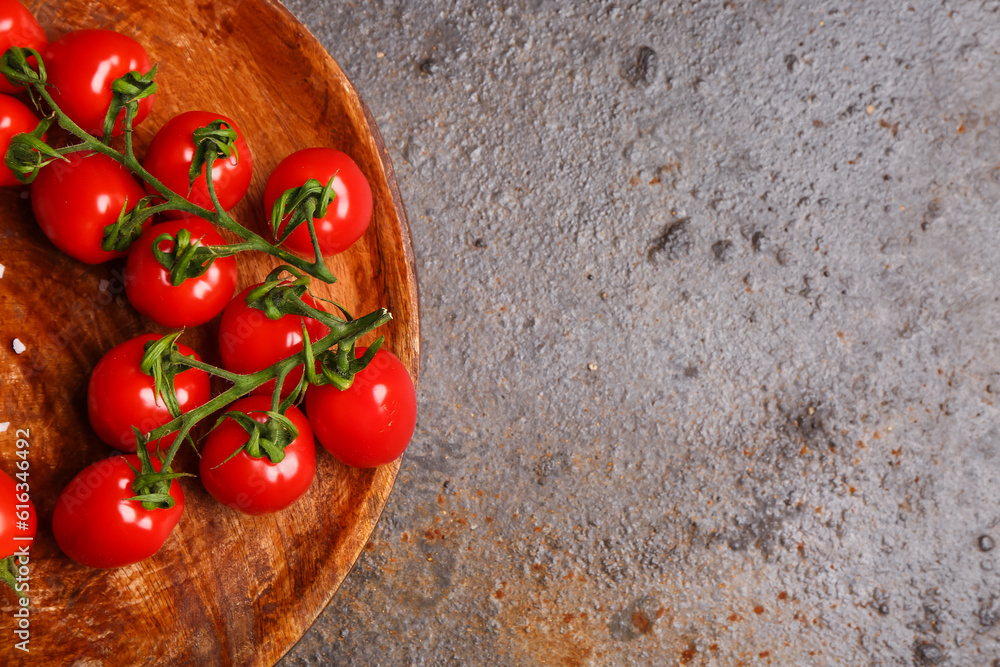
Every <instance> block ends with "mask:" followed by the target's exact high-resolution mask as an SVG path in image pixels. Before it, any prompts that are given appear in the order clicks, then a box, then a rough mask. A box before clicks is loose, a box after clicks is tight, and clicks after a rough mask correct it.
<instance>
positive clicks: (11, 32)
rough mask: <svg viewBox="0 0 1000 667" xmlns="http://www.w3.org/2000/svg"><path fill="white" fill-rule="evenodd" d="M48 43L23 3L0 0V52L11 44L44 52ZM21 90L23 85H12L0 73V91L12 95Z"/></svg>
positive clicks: (30, 60)
mask: <svg viewBox="0 0 1000 667" xmlns="http://www.w3.org/2000/svg"><path fill="white" fill-rule="evenodd" d="M48 43H49V40H48V38H47V37H46V36H45V31H44V30H42V26H41V25H39V23H38V21H37V20H36V19H35V17H34V16H32V14H31V12H29V11H28V10H27V8H26V7H25V6H24V5H22V4H21V3H20V2H18V0H0V53H3V52H4V51H6V50H7V49H9V48H10V47H12V46H20V47H21V48H23V49H34V50H35V51H38V52H39V53H44V52H45V47H46V46H47V45H48ZM29 62H30V63H32V64H35V59H34V58H33V57H32V58H30V59H29ZM22 90H24V87H23V86H14V85H12V84H11V83H10V82H9V81H7V77H5V76H2V75H0V93H6V94H8V95H13V94H14V93H18V92H21V91H22Z"/></svg>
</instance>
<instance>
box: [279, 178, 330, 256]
mask: <svg viewBox="0 0 1000 667" xmlns="http://www.w3.org/2000/svg"><path fill="white" fill-rule="evenodd" d="M336 178H337V174H334V175H333V177H332V178H331V179H330V180H329V181H328V182H327V183H326V185H324V184H322V183H320V182H319V181H317V180H316V179H314V178H310V179H309V180H308V181H306V182H305V183H303V184H302V185H301V186H299V187H297V188H291V189H289V190H285V191H284V192H283V193H281V197H279V198H278V200H277V201H275V202H274V206H273V207H272V208H271V232H272V233H273V234H274V238H276V239H277V240H278V243H281V242H282V241H284V240H285V239H287V238H288V236H289V234H291V233H292V232H294V231H295V229H296V227H298V226H299V225H301V224H302V223H303V222H305V223H306V224H308V225H309V227H310V233H311V234H312V235H313V236H314V237H315V230H314V229H312V227H313V220H314V219H315V218H322V217H323V216H325V215H326V211H327V208H329V206H330V203H331V202H332V201H333V200H334V199H335V198H336V197H337V193H336V192H334V190H333V181H334V180H336ZM289 215H291V217H290V218H289V219H288V224H287V225H285V228H284V229H283V230H281V233H280V234H279V233H278V230H279V229H281V223H282V221H284V219H285V218H286V217H288V216H289Z"/></svg>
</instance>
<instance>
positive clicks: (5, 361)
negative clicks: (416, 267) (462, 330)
mask: <svg viewBox="0 0 1000 667" xmlns="http://www.w3.org/2000/svg"><path fill="white" fill-rule="evenodd" d="M26 4H27V5H28V6H29V7H30V8H31V9H32V11H34V12H35V14H36V16H37V17H38V18H39V21H40V22H41V23H42V26H43V27H44V28H45V29H46V31H47V33H48V35H49V38H50V39H54V38H56V37H58V36H59V35H61V34H63V33H65V32H67V31H69V30H72V29H76V28H81V27H103V28H109V29H113V30H117V31H119V32H122V33H125V34H127V35H130V36H132V37H134V38H136V39H137V40H138V41H140V42H141V43H142V44H144V45H145V47H146V48H147V50H148V51H149V53H150V56H151V57H152V59H153V61H154V62H158V63H159V65H160V70H159V71H160V74H159V76H158V81H159V84H160V93H159V94H158V95H157V99H156V104H155V106H154V110H153V113H152V116H151V117H150V118H149V119H148V120H147V121H146V122H145V123H143V124H142V125H141V126H139V127H138V128H137V147H138V148H137V152H138V153H139V154H140V157H141V154H142V151H143V150H144V147H145V146H146V145H147V144H148V142H149V140H150V139H151V138H152V135H153V134H154V133H155V131H156V129H157V128H158V127H159V126H160V125H162V124H163V123H164V122H165V121H166V120H168V119H169V118H171V117H172V116H173V115H175V114H177V113H180V112H182V111H186V110H189V109H204V110H210V111H216V112H218V113H220V114H223V115H226V116H229V117H231V118H233V119H234V120H235V121H236V122H237V123H238V124H239V125H240V127H241V129H242V130H243V133H244V135H245V136H246V137H247V140H248V141H249V143H250V147H251V150H252V152H253V157H254V175H253V182H252V184H251V189H250V192H249V194H248V195H247V197H246V198H245V199H244V201H243V202H242V203H241V204H240V205H239V206H238V207H237V209H236V211H235V216H236V218H237V219H238V220H240V221H241V222H242V223H243V224H244V225H246V226H248V227H251V228H252V229H254V230H255V231H257V232H258V233H261V234H266V232H265V229H266V227H265V221H264V214H263V203H262V199H263V190H264V184H265V182H266V178H267V175H268V174H269V173H270V172H271V170H272V169H273V168H274V167H275V166H276V165H277V163H278V162H279V161H280V160H281V159H282V158H283V157H284V156H285V155H287V154H289V153H291V152H293V151H295V150H298V149H300V148H306V147H310V146H330V147H334V148H337V149H340V150H343V151H344V152H346V153H348V154H349V155H351V156H352V157H353V158H354V160H355V161H356V162H357V163H358V165H359V166H360V167H361V170H362V171H363V172H364V173H365V175H366V176H367V177H368V179H369V181H370V182H371V184H372V189H373V194H374V199H375V212H374V218H373V221H372V225H371V227H370V228H369V230H368V232H367V233H366V235H365V236H364V237H363V238H362V239H361V240H360V241H359V242H358V243H357V244H356V245H355V246H354V247H353V248H351V249H350V250H349V251H347V252H346V253H343V254H342V255H339V256H337V257H334V258H332V259H331V260H329V262H328V263H329V264H330V266H331V269H332V270H333V272H334V274H335V275H337V276H338V277H339V278H340V281H339V282H338V283H336V284H335V285H333V286H329V287H327V286H315V289H314V292H316V293H318V294H320V295H322V296H325V297H328V298H332V299H334V300H336V301H338V302H340V303H342V304H345V305H346V306H347V307H348V308H349V309H350V310H351V311H352V312H353V313H355V314H363V313H366V312H370V311H371V310H374V309H375V308H377V307H378V306H385V307H387V308H388V309H389V310H390V311H391V312H392V313H393V316H394V319H393V320H392V322H390V323H389V324H388V325H387V326H386V327H383V328H382V329H381V330H380V331H379V333H381V334H384V335H385V336H386V339H387V344H388V346H389V349H391V350H392V351H393V352H394V353H395V354H396V355H397V356H399V358H400V359H402V360H403V362H404V363H405V364H406V365H407V367H408V368H409V369H410V372H411V375H412V376H413V378H414V380H416V377H417V373H418V360H419V324H418V312H417V303H418V302H417V286H416V279H415V275H414V271H413V259H412V251H411V249H410V241H409V232H408V228H407V223H406V217H405V213H404V211H403V207H402V203H401V201H400V197H399V191H398V189H397V186H396V182H395V178H394V175H393V171H392V166H391V164H390V162H389V159H388V155H387V154H386V151H385V148H384V146H383V144H382V141H381V138H380V137H379V134H378V131H377V129H376V128H375V124H374V122H373V120H372V117H371V114H370V113H369V112H368V110H367V108H366V107H365V105H364V103H363V102H362V101H361V100H360V98H359V97H358V95H357V92H356V91H355V89H354V87H353V86H352V85H351V83H350V81H348V79H347V77H346V76H345V75H344V73H343V72H342V71H341V70H340V68H339V67H338V66H337V64H336V63H335V62H334V61H333V59H332V58H331V57H330V56H329V55H328V54H327V53H326V51H325V50H324V49H323V47H322V46H321V45H320V44H319V43H318V42H317V41H316V40H315V39H314V38H313V37H312V36H311V35H310V34H309V33H308V32H307V31H306V29H305V28H303V27H302V25H301V24H299V23H298V21H297V20H296V19H295V18H294V17H293V16H292V15H291V14H290V13H288V11H287V10H285V9H284V8H283V7H282V6H281V5H279V4H277V3H276V2H273V1H268V0H233V1H231V2H219V1H218V0H213V1H212V2H196V1H195V0H179V1H175V2H171V3H149V2H145V1H143V0H127V1H122V0H116V1H115V2H111V0H103V1H100V2H99V1H96V0H68V1H66V2H42V1H38V0H36V1H34V2H30V1H29V2H26ZM213 72H217V73H215V74H213ZM219 77H223V78H225V79H226V80H227V83H225V84H222V83H218V82H219V81H220V79H219ZM26 192H27V190H26V189H18V188H14V189H7V190H5V191H3V192H0V221H2V222H0V224H2V227H0V263H3V264H4V265H6V273H5V275H4V276H3V278H2V280H0V288H2V289H0V327H2V331H3V339H2V350H0V359H2V363H0V401H2V403H0V404H2V413H0V421H9V422H10V430H9V431H7V432H6V433H4V434H2V435H0V466H2V467H3V469H4V470H8V471H12V470H13V468H14V463H15V461H16V457H15V455H14V440H15V429H30V441H31V443H32V444H31V457H30V462H31V468H30V475H31V477H30V480H31V496H32V499H33V501H34V503H35V505H36V507H37V509H38V512H39V517H40V522H39V534H38V537H37V539H36V541H35V544H34V547H33V550H32V556H31V574H30V576H31V579H30V584H31V604H32V607H31V626H30V629H31V640H30V653H29V654H24V653H22V652H20V651H16V650H15V649H14V647H13V643H14V642H13V639H11V635H10V633H9V632H7V633H5V634H6V636H7V638H6V639H4V640H2V641H0V664H5V665H6V664H47V665H55V664H66V665H72V664H77V665H88V666H89V665H133V664H136V665H142V664H157V665H165V664H170V665H215V664H219V665H269V664H272V663H273V662H275V661H276V660H277V659H278V658H279V657H280V656H282V655H283V654H284V653H285V652H286V651H287V650H288V649H289V648H290V647H291V645H292V644H293V643H294V642H296V641H297V640H298V639H299V638H300V637H301V636H302V634H303V633H304V632H305V631H306V629H308V627H309V626H310V625H311V623H312V622H313V620H314V619H315V617H316V616H317V614H318V613H319V612H320V611H321V610H322V609H323V607H324V606H325V605H326V604H327V602H328V601H329V599H330V597H331V596H332V595H333V593H334V591H336V589H337V587H338V586H339V585H340V583H341V581H342V580H343V578H344V576H345V575H346V574H347V572H348V570H349V569H350V568H351V566H352V565H353V563H354V561H355V559H356V558H357V556H358V554H359V553H360V551H361V549H362V548H363V547H364V545H365V543H366V542H367V539H368V537H369V535H370V533H371V531H372V528H373V527H374V524H375V522H376V520H377V519H378V516H379V514H380V513H381V511H382V508H383V506H384V504H385V501H386V497H387V495H388V493H389V491H390V489H391V488H392V484H393V481H394V479H395V477H396V473H397V471H398V469H399V462H398V461H397V462H396V463H395V464H391V465H387V466H383V467H381V468H377V469H371V470H355V469H350V468H347V467H345V466H342V465H340V464H339V463H337V462H336V461H334V460H333V459H332V457H330V456H329V455H328V454H327V453H326V452H325V451H323V450H322V449H321V450H320V451H319V452H318V468H317V477H316V481H315V482H314V484H313V486H312V488H311V489H310V491H309V492H308V494H307V495H306V496H305V497H304V498H303V499H302V500H301V501H300V502H298V503H297V504H296V505H294V506H293V507H291V508H289V509H288V510H285V511H284V512H281V513H279V514H277V515H273V516H270V517H247V516H242V515H239V514H237V513H235V512H232V511H230V510H228V509H226V508H223V507H222V506H220V505H218V504H217V503H215V501H214V500H212V498H211V497H209V496H208V494H207V493H206V492H205V491H204V490H203V489H202V488H201V485H200V483H199V482H198V480H196V479H185V480H183V488H184V492H185V497H186V500H187V510H186V514H185V516H184V517H183V519H182V520H181V523H180V524H179V525H178V526H177V528H176V529H175V530H174V532H173V534H172V535H171V537H170V538H169V539H168V540H167V543H166V545H165V546H164V548H163V549H161V550H160V552H159V553H157V554H156V555H155V556H154V557H153V558H150V559H148V560H147V561H144V562H142V563H139V564H137V565H134V566H130V567H126V568H121V569H117V570H94V569H90V568H86V567H82V566H79V565H76V564H75V563H73V562H71V561H70V560H69V559H67V558H66V557H65V556H64V555H62V553H61V552H60V551H59V549H58V547H57V546H56V544H55V541H54V540H53V538H52V535H51V518H52V511H53V507H54V504H55V499H56V497H57V495H58V493H59V491H60V490H61V489H62V488H63V487H64V486H65V484H66V483H67V482H69V480H70V479H71V478H72V477H73V476H74V475H75V474H76V473H77V472H79V471H80V470H81V469H82V468H84V467H85V466H86V465H88V464H89V463H91V462H93V461H95V460H97V459H99V458H101V457H104V456H108V455H109V454H112V453H113V452H112V450H110V449H109V448H108V447H107V446H106V445H104V444H103V443H101V442H100V440H99V439H98V438H97V436H96V435H95V434H94V433H93V431H92V430H91V428H90V426H89V423H88V420H87V413H86V389H87V380H88V377H89V373H90V370H91V369H92V368H93V366H94V364H95V363H96V362H97V361H98V359H100V357H101V356H102V355H103V354H104V352H106V351H107V350H108V349H110V348H111V347H112V346H113V345H115V344H117V343H120V342H122V341H124V340H126V339H128V338H130V337H132V336H134V335H137V334H139V333H142V332H145V331H164V329H163V328H161V327H158V326H156V325H155V324H153V323H151V322H150V321H148V320H146V319H145V318H143V317H142V316H140V315H138V314H137V313H136V312H135V310H134V309H132V308H131V306H129V305H128V303H127V302H126V300H125V296H124V291H123V289H122V283H121V268H122V263H121V262H117V263H111V264H109V265H103V266H97V267H94V266H86V265H83V264H80V263H78V262H76V261H74V260H72V259H70V258H68V257H66V256H64V255H62V254H61V253H59V252H58V251H57V250H56V249H55V248H54V246H52V244H51V243H49V241H48V240H47V239H46V238H45V237H44V235H43V234H42V233H41V231H40V230H39V229H38V226H37V224H36V223H35V222H34V219H33V217H32V214H31V206H30V202H29V201H28V200H27V199H26V198H25V197H23V196H22V194H23V193H26ZM276 264H277V262H275V261H271V258H269V257H266V256H261V255H255V256H252V257H247V256H241V258H240V272H241V274H240V286H241V287H242V286H244V285H247V284H250V283H252V282H256V281H259V280H260V279H261V278H263V277H264V276H265V275H266V274H267V272H268V271H269V269H270V268H271V267H273V266H275V265H276ZM102 281H107V284H105V285H104V289H100V287H99V285H101V284H102ZM217 326H218V325H217V320H216V321H215V322H212V323H209V324H207V325H205V326H204V327H199V328H197V329H192V330H189V331H187V332H185V334H184V336H183V337H182V339H181V340H182V341H183V342H185V343H186V344H187V345H190V346H191V347H193V348H195V349H196V350H198V351H199V353H201V354H202V356H203V357H204V358H205V359H206V360H208V361H217V359H218V355H217V352H216V350H215V337H216V335H217ZM15 337H17V338H20V339H21V340H22V341H23V342H24V343H25V344H26V345H27V348H28V349H27V351H26V352H25V353H24V354H22V355H19V356H16V355H14V354H13V353H12V352H11V341H12V339H13V338H15ZM373 337H374V336H370V337H369V338H368V339H366V340H365V341H363V342H367V340H370V339H371V338H373ZM181 451H182V455H181V456H180V464H181V467H182V468H184V469H186V470H188V471H195V470H196V468H197V466H196V461H195V458H194V456H193V453H191V452H187V453H183V452H185V450H183V449H182V450H181ZM0 597H2V604H0V619H4V620H0V628H9V627H11V626H12V625H13V617H12V613H13V611H14V609H15V607H14V597H13V595H11V594H7V595H3V596H0Z"/></svg>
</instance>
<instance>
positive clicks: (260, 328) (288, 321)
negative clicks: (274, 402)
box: [219, 284, 330, 396]
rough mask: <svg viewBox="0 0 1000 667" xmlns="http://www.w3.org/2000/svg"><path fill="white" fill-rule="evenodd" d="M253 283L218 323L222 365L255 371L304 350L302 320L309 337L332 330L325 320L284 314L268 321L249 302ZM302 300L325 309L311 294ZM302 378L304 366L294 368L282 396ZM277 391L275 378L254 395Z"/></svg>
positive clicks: (239, 295)
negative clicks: (248, 295)
mask: <svg viewBox="0 0 1000 667" xmlns="http://www.w3.org/2000/svg"><path fill="white" fill-rule="evenodd" d="M258 286H259V284H257V285H250V286H249V287H247V288H246V289H245V290H243V291H242V292H240V293H239V294H237V295H236V297H235V298H233V300H232V301H231V302H230V303H229V305H228V306H226V309H225V310H224V311H223V312H222V322H221V323H220V324H219V354H220V355H221V356H222V366H223V368H225V369H226V370H230V371H232V372H234V373H243V374H246V373H256V372H257V371H260V370H264V369H265V368H267V367H268V366H271V365H273V364H276V363H278V362H279V361H281V360H282V359H286V358H288V357H290V356H292V355H293V354H298V353H299V352H301V351H302V343H303V339H302V321H303V320H305V323H306V331H308V332H309V339H310V340H311V341H313V342H316V341H317V340H319V339H320V338H322V337H323V336H326V335H327V334H328V333H330V329H329V328H328V327H327V326H326V325H325V324H323V323H322V322H320V321H318V320H315V319H313V318H311V317H305V318H303V317H297V316H295V315H285V316H284V317H282V318H280V319H277V320H269V319H267V316H266V315H264V312H263V311H261V310H258V309H256V308H251V307H250V306H248V305H247V303H246V296H247V294H248V293H249V292H250V290H252V289H254V288H256V287H258ZM302 300H303V301H304V302H305V303H306V304H307V305H309V306H312V307H313V308H315V309H316V310H324V311H325V310H326V309H325V308H323V306H322V305H321V304H319V303H318V302H316V301H315V300H314V299H313V298H312V297H311V296H309V294H308V293H306V294H304V295H303V296H302ZM301 378H302V367H301V366H300V367H298V368H296V369H294V370H293V371H291V372H290V373H289V374H288V375H287V376H286V377H285V381H284V384H282V386H281V395H282V396H288V394H290V393H291V392H292V390H293V389H295V385H296V384H298V382H299V380H300V379H301ZM273 392H274V380H271V381H270V382H266V383H264V384H262V385H261V386H259V387H257V388H256V389H254V390H253V392H252V393H254V394H267V395H270V394H271V393H273Z"/></svg>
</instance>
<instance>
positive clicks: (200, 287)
mask: <svg viewBox="0 0 1000 667" xmlns="http://www.w3.org/2000/svg"><path fill="white" fill-rule="evenodd" d="M181 229H187V230H188V231H189V232H191V237H192V239H199V240H200V242H201V243H202V244H203V245H221V244H224V243H225V242H226V241H225V239H223V238H222V236H220V235H219V232H217V231H216V230H215V227H214V226H212V224H211V223H209V222H206V221H205V220H202V219H201V218H181V219H180V220H170V221H168V222H163V223H160V224H158V225H153V226H152V227H150V228H149V229H147V230H146V231H145V232H144V233H143V235H142V236H141V237H139V240H138V241H136V242H135V243H133V244H132V248H131V250H130V252H129V255H128V262H127V263H126V264H125V276H124V282H125V293H126V294H127V295H128V299H129V301H131V302H132V305H133V306H135V309H136V310H138V311H139V312H140V313H142V314H143V315H145V316H146V317H148V318H150V319H151V320H153V321H154V322H158V323H159V324H162V325H164V326H167V327H174V328H179V327H191V326H197V325H199V324H204V323H205V322H208V321H209V320H210V319H212V318H213V317H215V316H216V315H218V314H219V313H220V312H221V311H222V309H223V308H225V307H226V304H227V303H229V300H230V299H232V298H233V292H235V291H236V258H235V257H219V258H217V259H216V260H215V261H214V262H212V265H211V266H210V267H209V268H208V271H206V272H205V273H203V274H202V275H200V276H198V277H197V278H188V279H187V280H185V281H184V282H183V283H181V284H180V285H178V286H176V287H175V286H173V285H171V284H170V272H169V271H167V270H166V269H164V268H163V266H161V265H160V263H159V262H157V261H156V257H154V256H153V250H152V247H153V241H154V240H155V239H156V237H158V236H160V235H161V234H170V235H176V234H177V232H178V231H180V230H181ZM171 248H173V243H171V242H169V241H161V242H160V249H161V250H170V249H171Z"/></svg>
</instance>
